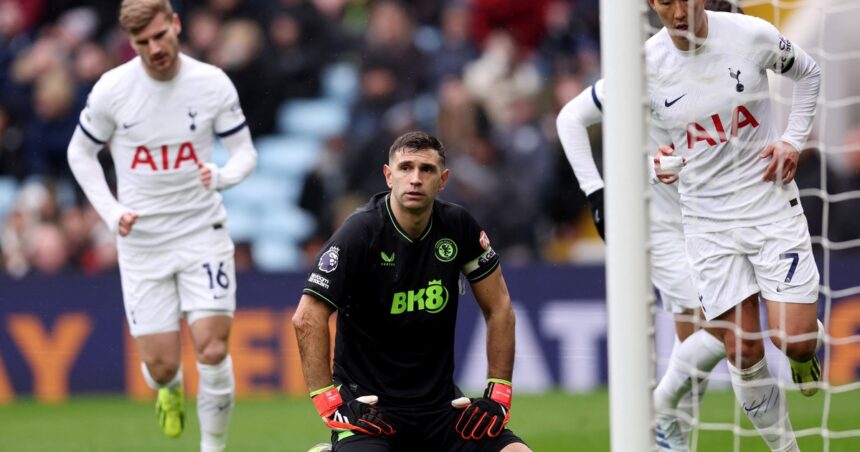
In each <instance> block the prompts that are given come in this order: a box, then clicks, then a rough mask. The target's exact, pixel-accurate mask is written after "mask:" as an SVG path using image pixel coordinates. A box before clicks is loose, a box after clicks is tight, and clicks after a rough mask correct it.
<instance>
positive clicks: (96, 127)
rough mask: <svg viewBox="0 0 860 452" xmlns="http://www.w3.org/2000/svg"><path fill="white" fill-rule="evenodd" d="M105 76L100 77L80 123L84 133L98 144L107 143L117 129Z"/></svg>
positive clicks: (88, 98) (89, 97)
mask: <svg viewBox="0 0 860 452" xmlns="http://www.w3.org/2000/svg"><path fill="white" fill-rule="evenodd" d="M106 85H107V82H106V81H105V79H104V78H102V79H100V80H99V81H98V82H97V83H96V84H95V86H93V89H92V91H90V94H89V96H87V104H86V106H85V107H84V109H83V110H82V111H81V116H80V118H79V119H78V123H79V125H80V127H81V130H83V132H84V134H85V135H86V136H87V137H88V138H89V139H91V140H93V141H94V142H96V143H98V144H105V143H106V142H107V141H108V140H109V139H110V137H111V135H113V132H114V130H115V129H116V123H115V122H114V119H113V115H112V114H111V104H110V96H109V89H108V87H107V86H106Z"/></svg>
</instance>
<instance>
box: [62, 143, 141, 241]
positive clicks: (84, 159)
mask: <svg viewBox="0 0 860 452" xmlns="http://www.w3.org/2000/svg"><path fill="white" fill-rule="evenodd" d="M103 147H104V142H101V141H99V140H98V139H97V138H95V137H92V136H90V135H88V133H87V132H86V131H85V130H84V129H83V128H82V127H81V126H78V127H77V128H75V132H74V133H73V134H72V139H71V140H70V141H69V147H68V150H67V153H66V157H67V159H68V161H69V167H70V168H71V169H72V174H74V176H75V179H76V180H77V181H78V184H79V185H80V186H81V188H82V189H83V190H84V194H86V195H87V199H89V201H90V204H92V205H93V207H94V208H95V209H96V212H98V213H99V216H101V217H102V220H104V222H105V223H107V225H108V227H109V228H110V229H111V231H113V232H119V233H120V235H123V236H125V235H128V233H129V232H131V228H132V226H133V225H134V222H135V221H137V214H136V213H134V212H132V211H131V209H128V208H127V207H125V206H123V205H122V204H120V203H119V202H118V201H117V200H116V198H114V196H113V194H112V193H111V191H110V188H109V187H108V184H107V180H105V176H104V172H103V171H102V167H101V165H100V164H99V160H98V153H99V151H100V150H101V149H102V148H103Z"/></svg>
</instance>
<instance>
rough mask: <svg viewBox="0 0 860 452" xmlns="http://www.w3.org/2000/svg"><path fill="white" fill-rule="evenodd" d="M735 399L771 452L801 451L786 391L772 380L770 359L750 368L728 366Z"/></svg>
mask: <svg viewBox="0 0 860 452" xmlns="http://www.w3.org/2000/svg"><path fill="white" fill-rule="evenodd" d="M728 367H729V374H730V375H731V377H732V387H733V388H734V390H735V398H736V399H737V400H738V403H739V404H740V405H741V408H743V410H744V412H745V413H746V415H747V417H748V418H749V420H750V421H752V423H753V425H755V428H756V430H758V432H759V434H760V435H761V437H762V439H764V442H765V443H767V445H768V447H769V448H770V450H773V451H780V452H788V451H795V450H799V449H798V448H797V440H796V439H795V437H794V431H793V430H792V428H791V421H790V420H789V419H788V407H787V401H786V400H785V394H784V392H783V390H782V388H780V387H779V385H777V383H776V380H775V379H774V378H773V377H771V375H770V371H768V368H767V360H766V359H764V358H762V360H761V361H759V362H758V363H756V364H754V365H753V366H752V367H750V368H748V369H738V368H736V367H735V366H733V365H732V363H728Z"/></svg>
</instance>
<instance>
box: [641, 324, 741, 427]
mask: <svg viewBox="0 0 860 452" xmlns="http://www.w3.org/2000/svg"><path fill="white" fill-rule="evenodd" d="M725 356H726V350H725V347H724V346H723V344H722V342H720V340H719V339H717V338H716V337H714V336H713V335H711V334H710V333H708V332H707V331H705V330H699V331H696V332H695V333H693V334H691V335H690V336H689V337H688V338H687V339H686V340H684V342H681V343H680V344H676V346H675V348H674V349H673V350H672V356H671V357H670V358H669V367H668V368H667V369H666V373H665V374H664V375H663V378H661V379H660V383H659V384H658V385H657V388H655V389H654V409H655V410H656V411H657V412H658V413H662V414H670V415H677V414H678V413H677V412H676V410H677V409H679V408H681V407H680V405H679V402H680V401H681V399H682V398H684V397H687V396H688V395H689V394H690V390H691V389H692V386H693V384H692V378H693V374H694V373H695V374H696V378H697V380H698V382H697V384H696V389H697V393H698V394H696V395H694V396H693V397H691V398H690V400H691V401H692V400H694V399H696V401H695V405H698V404H699V403H701V394H702V393H704V390H705V386H706V385H705V383H704V381H705V380H704V379H705V378H706V377H707V374H709V373H710V372H711V370H713V368H714V366H716V365H717V363H718V362H720V360H722V359H723V358H725ZM696 396H698V397H696ZM693 406H694V404H693V403H692V402H691V403H690V404H688V407H689V408H686V407H685V408H684V412H687V413H689V415H690V417H692V416H691V415H692V410H693ZM682 417H683V416H679V420H681V421H682V424H683V423H684V422H689V418H687V419H680V418H682Z"/></svg>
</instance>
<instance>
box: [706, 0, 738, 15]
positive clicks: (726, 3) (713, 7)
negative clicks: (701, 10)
mask: <svg viewBox="0 0 860 452" xmlns="http://www.w3.org/2000/svg"><path fill="white" fill-rule="evenodd" d="M705 9H707V10H710V11H722V12H727V13H740V14H743V13H744V10H742V9H741V6H740V1H730V0H705Z"/></svg>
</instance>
